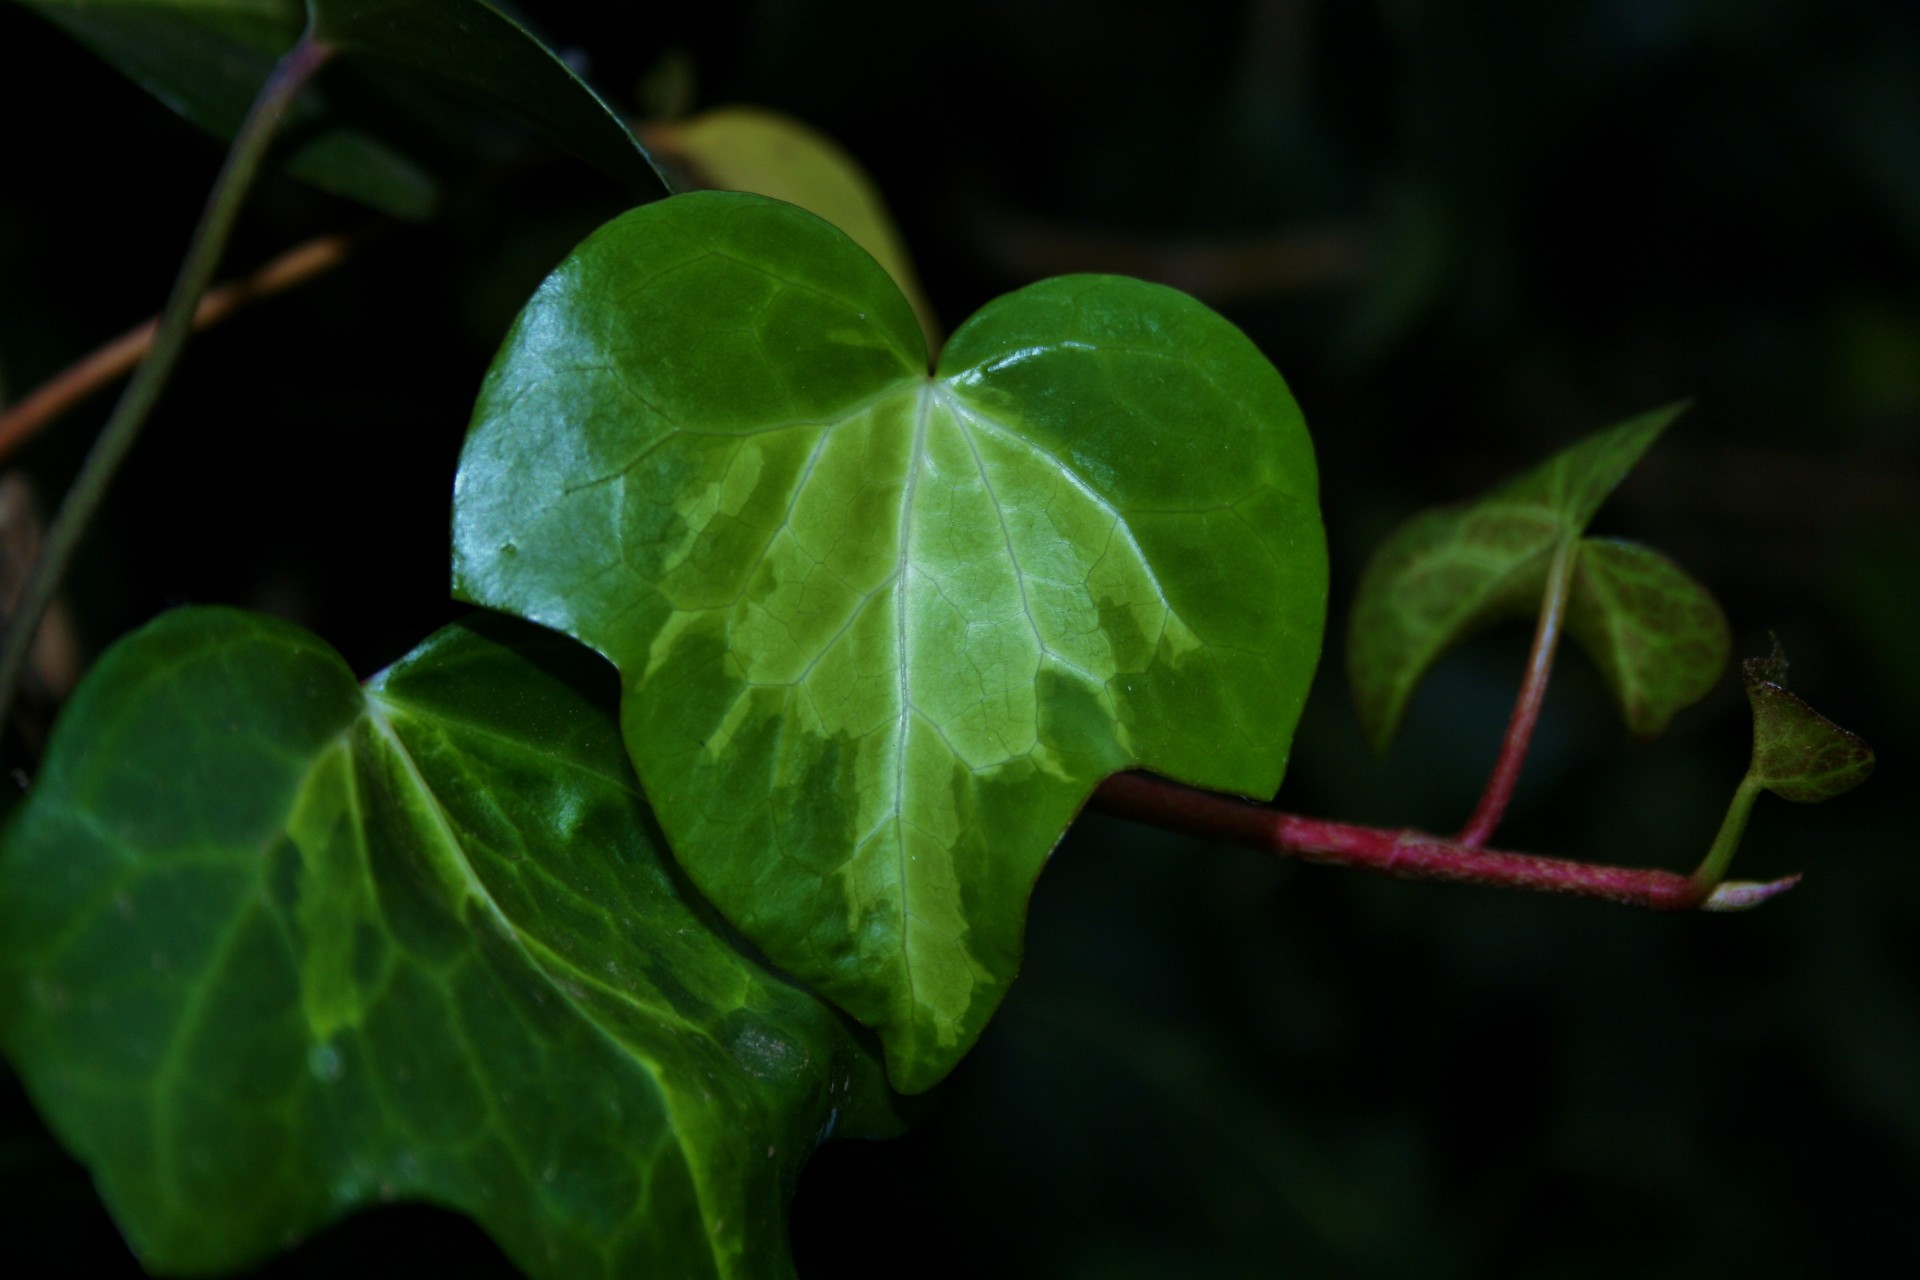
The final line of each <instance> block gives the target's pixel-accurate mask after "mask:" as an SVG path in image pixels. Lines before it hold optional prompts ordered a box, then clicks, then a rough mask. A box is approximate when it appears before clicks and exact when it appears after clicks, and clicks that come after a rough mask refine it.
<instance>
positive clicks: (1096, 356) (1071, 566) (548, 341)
mask: <svg viewBox="0 0 1920 1280" xmlns="http://www.w3.org/2000/svg"><path fill="white" fill-rule="evenodd" d="M454 565H455V583H456V589H457V590H458V591H459V592H460V593H461V594H463V595H464V596H466V597H467V598H469V599H472V600H475V601H478V602H480V603H484V604H488V605H492V606H494V607H497V608H502V609H507V610H511V611H513V612H516V613H519V614H522V615H523V616H526V617H528V618H531V619H533V620H535V621H538V622H542V623H545V624H546V625H549V626H552V627H556V628H559V629H561V630H564V631H567V632H569V633H570V634H573V635H575V636H578V637H579V638H581V639H582V640H585V641H586V642H587V643H588V644H591V645H593V646H594V647H595V648H597V649H599V650H601V651H602V652H603V653H605V654H607V655H608V656H609V657H610V658H612V659H613V661H614V662H615V664H616V665H617V666H618V667H619V668H620V670H621V673H622V677H623V680H624V684H625V700H624V702H623V707H622V722H623V725H624V727H625V730H626V734H627V743H628V746H629V748H630V749H631V751H632V753H633V756H634V759H635V762H636V763H637V764H638V766H639V770H640V776H641V779H642V781H643V782H644V784H645V786H646V789H647V794H648V795H649V796H650V797H651V798H652V800H653V803H654V806H655V808H656V810H657V812H658V813H659V815H660V820H661V823H662V825H663V827H664V828H665V829H666V832H667V834H668V836H669V838H670V839H671V841H672V844H673V848H674V851H675V854H676V855H677V856H678V857H679V858H680V860H681V862H682V863H683V865H685V866H686V868H687V869H688V871H689V873H690V874H691V875H692V877H693V879H694V880H695V881H696V882H697V883H698V884H699V885H700V887H701V889H702V891H703V892H704V893H706V895H707V896H708V897H709V898H711V899H712V900H713V901H714V902H716V903H717V904H718V905H719V906H720V907H721V908H722V910H724V911H725V912H726V913H727V915H728V916H729V918H731V919H732V920H733V921H734V923H735V924H737V925H738V926H739V927H740V928H741V929H742V931H743V932H745V933H746V934H747V935H748V936H749V937H751V938H752V939H753V940H754V941H755V942H756V943H758V944H759V945H760V946H761V947H762V948H764V949H765V950H766V952H767V953H768V954H769V955H770V956H771V957H773V959H774V960H775V961H776V962H777V963H779V964H780V965H782V966H783V967H785V968H787V969H789V970H791V971H793V972H795V973H797V974H799V975H801V976H802V977H804V978H806V979H807V980H808V981H809V982H811V983H813V984H814V985H815V986H816V987H818V988H819V989H820V990H822V991H823V992H825V993H826V994H827V995H829V996H830V997H831V998H833V999H834V1000H836V1001H838V1002H839V1003H840V1004H841V1005H842V1006H843V1007H845V1008H846V1009H847V1010H849V1011H850V1012H852V1013H853V1014H854V1015H855V1016H856V1017H858V1018H859V1019H860V1020H861V1021H863V1022H865V1023H867V1024H868V1025H870V1026H872V1027H874V1028H875V1029H876V1030H878V1031H879V1032H880V1034H881V1036H882V1039H883V1042H884V1043H885V1044H886V1047H887V1054H888V1067H889V1071H890V1074H891V1076H892V1078H893V1080H894V1082H895V1084H896V1085H897V1086H899V1087H901V1088H903V1089H906V1090H909V1091H911V1090H916V1089H921V1088H925V1087H926V1086H928V1085H930V1084H932V1083H933V1082H934V1081H935V1080H937V1079H939V1078H940V1077H941V1076H942V1075H944V1074H945V1073H946V1071H948V1070H949V1069H950V1068H951V1067H952V1065H953V1063H954V1062H955V1061H957V1060H958V1058H959V1057H960V1055H961V1054H963V1053H964V1052H965V1051H966V1049H967V1047H968V1046H969V1045H970V1044H971V1043H972V1042H973V1040H974V1038H975V1037H976V1036H977V1035H978V1034H979V1031H980V1029H981V1027H982V1026H983V1025H984V1024H985V1022H986V1020H987V1018H988V1017H989V1016H990V1014H991V1013H992V1011H993V1009H994V1008H995V1006H996V1005H997V1004H998V1002H999V1000H1000V998H1001V996H1002V994H1003V993H1004V991H1005V989H1006V986H1007V984H1008V983H1009V982H1010V981H1011V980H1012V978H1013V974H1014V971H1015V968H1016V967H1017V965H1018V962H1019V955H1020V944H1021V932H1022V928H1023V924H1024V916H1025V908H1026V900H1027V895H1028V893H1029V892H1030V890H1031V887H1032V884H1033V880H1034V878H1035V876H1036V875H1037V874H1038V873H1039V870H1040V867H1041V865H1042V863H1043V862H1044V861H1045V859H1046V856H1047V853H1048V852H1049V850H1050V849H1051V848H1052V847H1053V844H1054V842H1055V841H1056V840H1057V839H1058V837H1059V835H1060V833H1061V832H1062V831H1063V830H1064V829H1065V827H1066V825H1067V823H1068V822H1069V821H1070V820H1071V819H1072V817H1073V815H1074V813H1075V812H1076V811H1077V810H1078V808H1079V807H1080V805H1081V804H1082V803H1083V802H1084V801H1085V799H1086V797H1087V795H1088V794H1089V792H1090V791H1091V790H1092V789H1093V787H1094V786H1095V785H1096V784H1097V783H1098V782H1099V780H1100V779H1102V778H1103V777H1105V776H1106V775H1108V774H1110V773H1112V772H1114V771H1116V770H1119V769H1123V768H1127V767H1129V766H1132V765H1140V766H1143V767H1146V768H1151V769H1154V770H1157V771H1159V772H1161V773H1164V774H1167V775H1170V776H1172V777H1176V778H1180V779H1183V780H1186V781H1190V782H1195V783H1199V784H1202V785H1207V786H1212V787H1216V788H1221V789H1226V790H1232V791H1240V792H1245V793H1249V794H1257V795H1267V794H1271V793H1272V791H1273V790H1274V789H1275V788H1276V787H1277V786H1278V784H1279V781H1280V776H1281V772H1282V770H1283V768H1284V766H1285V762H1286V757H1287V748H1288V745H1289V742H1290V739H1291V737H1292V733H1293V728H1294V724H1295V722H1296V720H1297V718H1298V714H1299V710H1300V704H1301V702H1302V700H1303V699H1304V697H1305V694H1306V689H1307V684H1308V681H1309V679H1310V677H1311V674H1312V670H1313V666H1314V661H1315V658H1316V656H1317V653H1318V648H1319V639H1320V631H1321V625H1322V615H1323V610H1324V602H1325V590H1326V566H1325V551H1324V546H1323V539H1322V534H1321V529H1320V522H1319V515H1318V504H1317V495H1316V481H1315V471H1314V462H1313V455H1312V450H1311V445H1310V443H1309V441H1308V439H1307V435H1306V431H1305V428H1304V425H1303V424H1302V422H1301V419H1300V415H1299V411H1298V410H1297V409H1296V407H1295V406H1294V403H1293V400H1292V397H1291V396H1290V395H1289V394H1288V392H1287V389H1286V386H1285V384H1284V383H1283V382H1282V381H1281V379H1280V377H1279V375H1278V374H1277V373H1276V372H1275V371H1274V370H1273V367H1272V366H1271V365H1270V364H1268V363H1267V361H1266V360H1265V359H1264V358H1263V357H1262V356H1261V355H1260V354H1259V352H1258V351H1256V350H1255V349H1254V348H1253V346H1252V345H1251V344H1250V343H1249V342H1247V340H1246V339H1245V337H1243V336H1242V335H1241V334H1240V333H1239V332H1238V331H1237V330H1235V329H1234V328H1233V327H1232V326H1230V325H1228V324H1227V323H1226V322H1225V321H1223V320H1221V319H1220V318H1218V317H1217V316H1215V315H1214V314H1213V313H1211V312H1209V311H1207V310H1206V309H1205V308H1203V307H1201V306H1200V305H1199V304H1198V303H1195V302H1194V301H1192V300H1191V299H1189V298H1187V297H1185V296H1184V295H1181V294H1177V293H1174V292H1172V291H1171V290H1167V289H1164V288H1160V287H1157V286H1152V285H1146V284H1142V283H1140V282H1138V281H1131V280H1123V279H1118V278H1115V277H1105V276H1081V277H1068V278H1064V279H1059V280H1053V281H1048V282H1045V283H1043V284H1039V285H1034V286H1032V287H1030V288H1027V289H1023V290H1021V291H1019V292H1018V293H1015V294H1011V295H1008V296H1006V297H1004V298H1001V299H999V300H997V301H995V302H993V303H991V304H989V305H988V306H987V307H986V308H985V309H983V310H982V311H981V312H980V313H979V314H977V315H976V316H974V317H973V319H971V320H969V321H968V322H967V323H966V324H965V325H963V326H962V327H961V328H960V330H959V331H958V332H957V333H956V334H955V335H954V337H953V340H952V341H951V343H949V345H948V347H947V349H946V352H945V353H944V355H943V356H942V357H941V359H940V363H939V366H938V368H937V370H936V371H935V373H934V374H933V376H931V377H929V375H928V373H927V370H926V357H925V351H924V347H923V345H922V343H921V339H920V333H919V329H918V327H917V326H916V324H915V321H914V317H913V313H912V310H911V308H909V307H908V305H907V303H906V301H905V299H904V298H902V297H901V295H900V291H899V290H898V289H897V288H895V287H894V285H893V282H892V281H891V280H889V279H888V277H887V275H886V272H885V271H884V270H882V269H881V267H880V266H878V265H877V264H876V263H875V262H874V261H873V260H872V259H871V258H870V257H868V256H867V255H866V254H864V253H862V252H861V251H860V250H859V249H858V248H856V247H855V246H854V245H853V244H852V242H851V241H849V240H848V239H847V238H846V237H845V236H843V235H842V234H841V233H839V232H838V231H835V230H834V229H833V228H831V227H829V226H828V225H827V224H826V223H824V222H822V221H820V220H819V219H817V218H814V217H812V216H811V215H809V214H807V213H805V212H803V211H801V210H799V209H796V208H794V207H792V206H789V205H783V204H779V203H775V202H772V201H767V200H763V199H759V198H756V197H752V196H746V195H738V194H731V193H720V192H703V193H697V194H694V195H688V196H680V197H676V198H675V199H673V200H670V201H665V202H661V203H659V204H655V205H650V206H647V207H645V208H643V209H639V210H635V211H632V212H630V213H628V214H626V215H624V216H623V217H621V218H619V219H617V220H615V221H614V222H612V223H610V224H608V225H607V226H606V227H604V228H602V229H601V230H600V231H599V232H598V233H596V234H595V235H594V236H593V237H592V238H591V239H589V240H588V241H587V242H586V243H585V244H584V245H582V246H581V247H580V249H578V250H577V251H576V252H575V253H574V254H573V256H572V257H570V258H569V259H568V260H567V261H566V262H565V263H563V264H562V265H561V267H560V268H559V270H558V271H556V272H555V274H554V275H553V276H552V277H550V278H549V279H548V281H547V282H546V284H545V285H544V286H542V288H541V290H540V292H539V293H538V294H537V295H536V296H535V298H534V300H533V301H532V302H531V303H530V304H529V305H528V307H527V309H526V310H525V311H524V312H523V313H522V315H521V317H520V319H519V321H518V322H517V323H516V325H515V327H514V330H513V332H512V334H511V335H510V336H509V338H508V341H507V343H506V345H505V347H504V348H503V350H502V352H501V354H500V356H499V357H498V358H497V360H496V361H495V364H494V367H493V369H492V371H491V372H490V373H489V375H488V378H487V381H486V385H485V387H484V389H483V391H482V393H481V397H480V402H479V405H478V407H477V409H476V411H475V416H474V425H473V429H472V433H471V434H470V436H469V437H468V441H467V446H466V451H465V453H464V454H463V456H462V459H461V466H460V473H459V479H458V481H457V484H456V493H455V513H454Z"/></svg>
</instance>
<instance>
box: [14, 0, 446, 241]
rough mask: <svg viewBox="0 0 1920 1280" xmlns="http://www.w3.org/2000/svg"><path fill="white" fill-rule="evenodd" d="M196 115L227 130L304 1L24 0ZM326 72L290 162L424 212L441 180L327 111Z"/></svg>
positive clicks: (298, 116)
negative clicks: (100, 0) (94, 0)
mask: <svg viewBox="0 0 1920 1280" xmlns="http://www.w3.org/2000/svg"><path fill="white" fill-rule="evenodd" d="M20 3H22V4H24V5H26V6H27V7H28V8H30V9H33V10H35V11H37V12H39V13H41V14H44V15H45V16H46V17H47V18H48V19H49V20H51V21H53V22H54V23H56V24H58V25H59V26H60V27H61V28H63V29H64V30H66V31H67V32H68V33H69V34H71V35H72V36H73V37H74V38H75V39H77V40H79V41H80V42H81V43H82V44H84V45H86V46H87V47H88V48H89V49H91V50H93V52H94V53H96V54H98V55H99V56H100V57H102V58H104V59H106V61H107V62H109V63H111V64H112V65H113V66H114V67H115V68H117V69H118V70H119V71H120V72H121V73H122V74H124V75H126V76H127V77H128V78H129V79H131V80H133V81H134V83H136V84H138V85H139V86H140V87H141V88H143V89H145V90H146V91H147V92H149V93H151V94H152V95H153V96H154V97H156V98H158V99H160V101H162V102H164V103H165V104H166V105H167V106H168V107H170V108H172V109H173V110H174V111H176V112H178V113H179V114H180V115H182V116H184V117H186V118H187V119H188V120H191V121H192V122H193V123H194V124H197V125H199V126H200V127H201V128H203V129H205V130H207V131H208V132H209V133H212V134H214V135H215V136H216V137H220V138H231V137H232V136H233V135H234V133H235V132H236V131H238V129H239V128H240V122H241V120H242V119H244V118H245V116H246V114H247V108H248V107H249V106H251V105H252V103H253V99H254V96H255V95H256V94H258V93H259V91H260V86H261V85H262V84H264V83H265V82H266V79H267V76H268V74H269V73H270V72H272V70H273V67H274V64H275V63H276V62H278V61H279V60H280V57H281V55H283V54H284V53H286V52H287V50H288V49H291V48H292V47H293V44H294V42H295V41H296V40H298V39H299V38H300V32H301V31H302V30H303V29H304V28H305V26H306V17H307V15H306V7H305V5H304V4H302V3H301V0H114V2H111V3H88V2H87V0H20ZM329 93H330V89H329V87H328V85H327V84H326V83H325V82H324V81H323V82H321V83H319V84H316V85H311V86H309V87H308V88H307V89H306V90H304V91H303V92H302V94H301V96H300V100H299V104H298V105H297V106H296V108H295V110H294V112H293V114H292V116H291V118H290V120H289V122H288V123H289V126H290V130H289V131H290V132H292V131H297V132H298V135H299V136H298V141H297V142H295V143H294V144H293V145H291V147H290V148H289V150H288V152H287V153H286V156H285V165H286V168H287V171H288V172H289V173H292V174H293V175H294V176H295V177H297V178H300V179H301V180H302V181H304V182H310V183H312V184H313V185H314V186H316V187H319V188H321V189H322V190H325V191H331V192H333V193H334V194H335V195H340V196H345V197H347V198H348V199H351V200H358V201H360V202H361V203H363V204H367V205H370V206H372V207H373V208H376V209H379V210H381V211H382V212H385V213H390V214H393V215H394V216H396V217H401V218H424V217H425V216H427V214H428V213H429V212H430V211H431V210H432V208H433V203H434V199H435V196H436V194H437V186H436V182H435V179H434V177H433V175H432V174H431V173H429V172H428V171H427V170H426V169H425V168H423V167H422V166H421V165H420V164H418V163H417V162H416V161H414V160H413V159H410V158H409V157H408V156H406V155H405V154H403V153H402V152H401V151H400V150H398V149H396V148H395V147H394V146H393V145H391V144H390V143H389V142H387V141H385V140H383V139H382V138H380V137H378V136H377V135H375V134H374V133H371V132H368V131H367V130H366V129H363V128H358V127H354V126H352V125H348V124H346V123H343V122H341V121H340V120H338V119H337V118H335V117H334V116H333V115H332V114H331V113H330V112H329V110H328V99H329Z"/></svg>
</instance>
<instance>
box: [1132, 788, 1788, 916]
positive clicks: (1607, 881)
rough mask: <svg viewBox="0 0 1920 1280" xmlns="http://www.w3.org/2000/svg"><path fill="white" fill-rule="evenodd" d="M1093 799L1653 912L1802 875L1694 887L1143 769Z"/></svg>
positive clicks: (1750, 901)
mask: <svg viewBox="0 0 1920 1280" xmlns="http://www.w3.org/2000/svg"><path fill="white" fill-rule="evenodd" d="M1094 801H1095V803H1097V804H1098V805H1099V806H1100V807H1101V808H1102V809H1105V810H1107V811H1108V812H1109V813H1116V814H1119V815H1121V816H1123V817H1127V818H1132V819H1134V820H1136V821H1139V822H1145V823H1149V824H1151V825H1153V826H1157V827H1165V828H1167V829H1169V830H1173V831H1183V832H1187V833H1189V834H1193V835H1201V836H1208V837H1211V838H1213V839H1216V840H1225V841H1228V842H1230V843H1233V844H1238V845H1244V846H1246V847H1248V848H1252V849H1260V850H1263V851H1266V852H1270V853H1279V854H1284V855H1287V856H1291V857H1296V858H1303V859H1305V860H1307V861H1308V862H1324V863H1330V864H1332V865H1335V866H1343V867H1360V868H1364V869H1366V870H1369V871H1379V872H1383V873H1385V874H1387V875H1392V876H1399V877H1402V878H1403V879H1411V880H1451V881H1455V882H1457V883H1462V884H1479V885H1488V886H1494V887H1499V888H1508V889H1532V890H1536V891H1538V892H1543V893H1568V894H1574V895H1577V896H1579V897H1584V898H1600V899H1604V900H1605V901H1608V902H1617V903H1620V904H1622V905H1625V906H1631V907H1645V908H1648V909H1649V910H1653V911H1691V910H1694V909H1696V908H1700V907H1705V908H1708V909H1710V910H1715V909H1719V910H1737V909H1742V908H1746V907H1751V906H1756V905H1758V904H1759V903H1761V902H1764V901H1765V900H1766V899H1767V898H1770V897H1772V896H1773V895H1774V894H1776V893H1780V892H1782V891H1784V890H1786V889H1788V888H1791V887H1792V886H1793V884H1794V883H1795V882H1797V881H1798V880H1799V877H1798V876H1793V877H1790V878H1788V879H1785V880H1776V881H1772V882H1770V883H1768V884H1764V885H1755V884H1747V883H1730V884H1727V885H1723V886H1720V888H1719V889H1718V890H1715V891H1714V892H1712V893H1709V892H1708V889H1709V886H1706V885H1701V884H1696V883H1695V882H1694V880H1693V879H1692V877H1690V876H1683V875H1677V874H1675V873H1674V872H1671V871H1650V870H1645V869H1641V868H1634V867H1611V866H1600V865H1596V864H1594V863H1590V862H1569V861H1567V860H1566V859H1563V858H1542V857H1539V856H1537V855H1534V854H1530V853H1500V852H1497V851H1495V850H1491V849H1480V848H1474V847H1472V846H1469V845H1466V844H1462V843H1461V842H1459V841H1455V840H1442V839H1439V838H1438V837H1435V836H1430V835H1427V834H1425V833H1423V832H1419V831H1392V830H1388V829H1386V828H1383V827H1362V826H1355V825H1352V824H1350V823H1344V822H1327V821H1324V820H1321V819H1318V818H1301V817H1296V816H1295V815H1293V814H1290V813H1280V812H1278V811H1276V810H1273V809H1269V808H1266V807H1265V806H1264V805H1258V804H1254V803H1252V802H1251V801H1247V800H1237V799H1234V798H1233V797H1230V796H1223V795H1219V794H1217V793H1215V792H1211V791H1198V790H1195V789H1194V788H1192V787H1185V786H1181V785H1180V784H1178V783H1173V782H1167V781H1165V780H1163V779H1160V778H1155V777H1152V776H1150V775H1148V774H1144V773H1122V774H1116V775H1114V776H1113V777H1111V778H1108V779H1107V780H1106V781H1105V782H1103V783H1101V784H1100V788H1099V790H1097V791H1095V792H1094Z"/></svg>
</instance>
